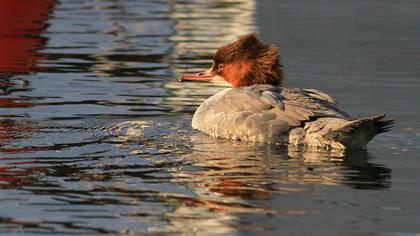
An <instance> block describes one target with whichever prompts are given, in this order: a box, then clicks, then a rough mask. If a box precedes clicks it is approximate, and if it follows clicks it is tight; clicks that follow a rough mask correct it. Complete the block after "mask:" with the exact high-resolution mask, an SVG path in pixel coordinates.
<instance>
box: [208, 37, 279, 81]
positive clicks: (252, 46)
mask: <svg viewBox="0 0 420 236" xmlns="http://www.w3.org/2000/svg"><path fill="white" fill-rule="evenodd" d="M211 73H212V74H213V75H216V76H217V75H219V76H222V77H223V78H224V79H225V80H226V81H227V82H229V83H230V84H231V85H232V86H233V87H241V86H250V85H254V84H273V85H282V82H283V71H282V65H281V64H280V56H279V49H278V48H277V47H275V46H273V45H270V44H266V43H262V42H261V41H259V40H258V38H257V34H255V33H252V34H247V35H243V36H242V37H240V38H239V39H238V40H236V41H234V42H232V43H229V44H227V45H224V46H222V47H221V48H220V49H219V50H218V51H217V52H216V54H215V56H214V58H213V66H212V70H211Z"/></svg>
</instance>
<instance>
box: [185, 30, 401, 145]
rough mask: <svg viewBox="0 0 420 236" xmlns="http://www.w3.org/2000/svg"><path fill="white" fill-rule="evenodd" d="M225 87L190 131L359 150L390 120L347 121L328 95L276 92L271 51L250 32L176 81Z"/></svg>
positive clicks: (275, 57) (277, 67)
mask: <svg viewBox="0 0 420 236" xmlns="http://www.w3.org/2000/svg"><path fill="white" fill-rule="evenodd" d="M192 80H196V81H206V82H225V83H228V84H230V85H231V86H232V88H228V89H225V90H223V91H220V92H218V93H216V94H215V95H213V96H212V97H210V98H208V99H207V100H205V101H204V102H203V103H202V104H201V105H200V106H199V107H198V109H197V110H196V112H195V114H194V117H193V119H192V127H193V128H194V129H197V130H200V131H202V132H204V133H206V134H209V135H211V136H213V137H217V138H224V139H234V140H244V141H253V142H264V143H272V144H286V145H287V144H290V145H296V146H305V147H316V148H325V149H346V148H347V149H362V148H366V144H367V143H368V142H369V141H370V140H371V139H372V138H373V137H374V136H375V135H377V134H379V133H383V132H386V131H389V130H390V129H391V127H392V125H393V123H394V121H393V119H384V118H385V115H384V114H381V115H376V116H371V117H367V118H363V119H353V118H352V117H351V116H350V115H349V114H348V113H347V112H346V111H345V110H344V109H343V108H342V107H341V106H339V105H338V104H337V103H336V102H335V101H334V100H333V99H332V98H331V97H330V96H329V95H328V94H326V93H323V92H321V91H318V90H315V89H290V88H284V87H282V82H283V70H282V65H281V64H280V55H279V50H278V48H277V47H275V46H273V45H270V44H266V43H262V42H260V41H259V39H258V37H257V35H256V34H255V33H252V34H248V35H244V36H242V37H240V38H239V39H238V40H236V41H234V42H232V43H229V44H227V45H224V46H222V47H221V48H220V49H219V50H218V51H217V52H216V54H215V56H214V58H213V65H212V66H211V68H210V69H209V70H207V71H205V72H202V73H198V74H193V75H191V74H189V75H188V74H186V75H181V76H180V77H179V81H192Z"/></svg>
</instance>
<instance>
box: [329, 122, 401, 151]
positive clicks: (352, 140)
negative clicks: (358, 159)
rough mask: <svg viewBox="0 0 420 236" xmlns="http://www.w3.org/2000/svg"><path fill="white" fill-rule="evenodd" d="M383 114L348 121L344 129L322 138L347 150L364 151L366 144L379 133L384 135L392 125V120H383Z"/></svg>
mask: <svg viewBox="0 0 420 236" xmlns="http://www.w3.org/2000/svg"><path fill="white" fill-rule="evenodd" d="M384 118H385V114H381V115H376V116H371V117H367V118H362V119H358V120H353V121H350V122H349V123H348V124H346V125H345V126H344V127H341V128H339V129H337V130H333V131H330V132H328V133H326V134H324V135H323V137H324V138H326V139H329V140H332V141H336V142H339V143H341V144H342V145H344V146H345V147H346V148H348V149H364V148H366V145H367V143H368V142H369V141H370V140H371V139H372V138H373V137H375V135H377V134H380V133H385V132H387V131H389V130H391V128H392V127H393V125H394V120H393V119H392V118H391V119H384Z"/></svg>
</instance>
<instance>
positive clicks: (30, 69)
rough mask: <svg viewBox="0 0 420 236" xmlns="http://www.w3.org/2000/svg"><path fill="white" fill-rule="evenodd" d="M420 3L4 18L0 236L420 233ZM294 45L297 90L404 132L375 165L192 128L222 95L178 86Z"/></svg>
mask: <svg viewBox="0 0 420 236" xmlns="http://www.w3.org/2000/svg"><path fill="white" fill-rule="evenodd" d="M417 9H419V4H418V3H417V2H415V1H411V2H410V1H406V2H405V3H404V4H397V3H393V2H391V1H381V2H363V3H362V2H357V1H348V2H346V3H336V2H330V1H323V2H322V4H321V3H313V2H306V3H305V4H303V3H296V2H293V1H290V2H288V1H281V2H280V1H259V2H258V3H257V2H255V1H252V0H235V1H233V0H215V1H204V0H191V1H159V0H155V1H152V0H148V1H146V0H145V1H105V0H96V1H71V0H65V1H61V2H56V1H42V0H33V1H31V2H30V3H27V4H22V3H19V2H18V1H12V0H5V1H2V2H1V5H0V203H1V204H0V232H1V233H2V234H7V235H24V234H27V235H36V234H39V235H45V234H76V233H77V234H82V235H86V234H111V235H115V234H134V235H138V234H146V233H148V234H159V235H172V234H186V235H194V234H196V235H211V234H224V235H238V234H239V235H242V234H255V235H261V234H264V235H278V234H280V233H283V234H285V235H293V234H295V235H307V234H311V235H368V234H371V235H404V236H405V235H417V234H419V233H420V228H419V226H418V219H419V213H418V212H419V210H420V207H419V200H418V199H419V198H418V196H419V193H420V191H419V189H420V180H419V174H418V173H419V171H420V161H419V159H418V158H419V157H420V155H419V151H420V124H419V122H418V119H419V118H420V111H419V107H420V104H419V103H420V99H419V98H420V97H419V95H418V91H420V87H419V82H418V76H419V74H420V73H419V72H420V71H419V67H418V62H419V61H420V60H419V59H420V58H419V56H418V55H420V54H419V53H418V52H419V51H420V50H419V49H420V48H419V44H418V38H419V36H420V35H419V31H418V29H417V28H418V24H417V22H419V20H420V19H419V16H418V14H417ZM253 31H257V32H259V33H260V35H261V37H262V38H263V39H265V40H268V41H271V42H273V43H276V44H277V45H280V47H281V51H282V55H283V62H284V64H285V71H286V73H287V78H288V79H287V81H286V85H288V86H296V87H314V88H318V89H323V90H326V91H327V92H329V93H330V94H331V95H333V96H334V97H336V98H337V99H338V100H339V101H341V104H343V105H344V106H345V107H348V108H349V110H350V111H351V112H352V113H353V114H355V115H356V116H366V115H370V114H376V113H381V112H386V113H387V114H389V115H390V116H393V117H395V118H396V120H397V126H396V127H395V128H394V129H393V131H392V132H390V133H387V134H383V135H381V136H378V137H377V138H376V139H375V140H374V141H373V142H372V143H371V144H370V146H369V149H368V151H357V152H348V153H340V152H338V153H337V152H302V151H299V150H293V149H285V148H284V147H277V146H271V145H261V144H253V143H241V142H231V141H225V140H215V139H212V138H210V137H208V136H206V135H204V134H201V133H199V132H197V131H194V130H192V129H191V127H190V121H191V118H192V114H193V112H194V110H195V108H196V107H197V105H198V104H199V103H200V102H201V101H203V100H204V99H206V98H207V97H208V96H209V95H210V94H213V93H215V92H216V91H219V90H220V89H223V88H222V87H218V86H215V85H211V84H198V83H183V84H180V83H178V82H176V78H177V75H178V74H179V73H181V72H196V71H201V70H203V69H205V68H207V67H208V66H209V63H210V62H211V58H212V54H213V53H214V52H215V50H216V49H217V48H218V47H219V46H220V45H221V44H223V43H226V42H229V41H230V40H232V39H235V38H236V37H238V36H239V35H242V34H244V33H248V32H253Z"/></svg>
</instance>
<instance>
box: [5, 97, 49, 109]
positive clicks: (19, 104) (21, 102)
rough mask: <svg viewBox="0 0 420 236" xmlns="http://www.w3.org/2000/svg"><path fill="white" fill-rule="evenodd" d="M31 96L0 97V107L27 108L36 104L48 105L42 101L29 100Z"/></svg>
mask: <svg viewBox="0 0 420 236" xmlns="http://www.w3.org/2000/svg"><path fill="white" fill-rule="evenodd" d="M31 100H33V99H30V98H0V108H26V107H34V106H42V105H48V103H42V102H27V101H31Z"/></svg>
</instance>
